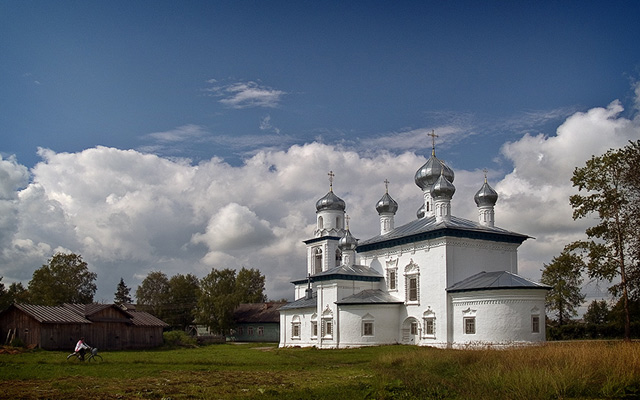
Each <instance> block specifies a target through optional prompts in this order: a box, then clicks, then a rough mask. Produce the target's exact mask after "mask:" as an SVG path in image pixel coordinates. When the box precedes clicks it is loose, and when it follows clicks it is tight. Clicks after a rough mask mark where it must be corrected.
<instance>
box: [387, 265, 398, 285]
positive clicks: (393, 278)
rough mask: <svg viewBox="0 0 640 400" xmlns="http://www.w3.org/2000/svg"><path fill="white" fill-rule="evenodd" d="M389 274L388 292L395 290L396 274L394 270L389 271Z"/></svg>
mask: <svg viewBox="0 0 640 400" xmlns="http://www.w3.org/2000/svg"><path fill="white" fill-rule="evenodd" d="M388 273H389V290H397V274H398V271H397V270H396V269H390V270H389V271H388Z"/></svg>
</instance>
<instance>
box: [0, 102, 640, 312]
mask: <svg viewBox="0 0 640 400" xmlns="http://www.w3.org/2000/svg"><path fill="white" fill-rule="evenodd" d="M622 115H623V107H622V105H621V104H620V103H619V102H617V101H614V102H612V103H611V104H609V105H608V106H606V107H598V108H593V109H591V110H588V111H586V112H580V113H574V114H573V115H571V116H570V117H569V118H567V119H566V121H565V122H564V123H563V124H561V125H560V126H559V127H558V128H557V131H556V132H555V134H553V135H529V134H525V135H523V136H522V137H520V138H519V139H518V140H516V141H512V142H509V143H505V144H504V145H503V146H502V149H501V156H502V157H503V159H504V160H505V161H506V162H503V163H502V164H501V165H507V164H508V165H512V167H511V168H510V169H509V170H508V171H506V173H505V171H501V170H498V169H494V170H489V172H488V178H489V181H490V183H491V184H492V186H493V187H494V188H495V189H496V190H497V191H498V193H499V196H500V198H499V200H498V204H497V206H496V224H497V225H498V226H500V227H503V228H505V229H509V230H513V231H516V232H519V233H523V234H527V235H530V236H532V237H535V239H532V240H527V241H526V242H525V243H524V244H523V246H522V247H521V251H520V272H521V273H522V274H523V275H524V276H528V277H530V278H533V279H539V277H540V269H541V268H542V265H543V264H544V263H548V262H549V261H551V258H552V257H554V256H556V255H557V254H559V252H560V251H561V250H562V247H563V246H564V244H566V243H568V242H570V241H571V240H574V239H575V238H578V237H581V235H582V234H583V232H584V228H585V227H586V225H587V224H588V223H589V221H577V222H576V221H573V220H572V218H571V208H570V206H569V204H568V198H569V196H570V195H571V194H572V193H574V189H573V188H572V186H571V183H570V181H569V179H570V177H571V174H572V171H573V169H574V168H575V167H576V166H581V165H584V163H585V162H586V160H587V159H589V158H590V157H591V156H592V155H594V154H601V153H603V152H605V151H606V150H608V149H610V148H614V147H621V146H624V145H625V144H626V143H627V141H628V140H637V139H640V123H639V121H638V120H637V119H629V118H627V117H623V116H622ZM267 122H268V121H267ZM182 128H183V129H182V130H181V129H178V130H176V131H175V132H173V133H165V134H158V135H157V138H156V139H158V140H166V141H171V140H181V139H188V138H189V137H192V136H197V135H198V133H197V132H198V131H199V128H198V127H197V126H191V125H186V126H185V127H182ZM428 131H430V129H429V130H424V129H422V130H411V131H404V132H401V133H399V134H398V136H397V137H396V138H395V139H394V140H393V141H384V142H382V141H380V142H376V143H375V146H379V147H381V148H385V146H386V147H388V149H389V150H390V151H377V152H370V153H363V152H358V151H355V150H349V149H345V148H343V147H338V146H332V145H327V144H322V143H317V142H313V143H307V144H304V145H291V146H289V147H287V148H281V149H274V148H270V149H262V150H256V151H255V153H253V154H252V155H251V156H250V157H247V159H246V160H245V162H244V164H243V165H241V166H237V167H234V166H231V165H229V164H227V163H225V162H223V161H222V160H220V159H218V158H212V159H209V160H205V161H202V162H199V163H197V164H195V165H194V164H192V163H191V162H188V161H186V160H176V159H167V158H163V157H160V156H158V155H154V154H145V153H142V152H138V151H135V150H120V149H114V148H109V147H101V146H99V147H95V148H90V149H86V150H84V151H80V152H77V153H56V152H54V151H51V150H48V149H40V150H39V155H40V157H41V158H42V161H41V162H40V163H38V164H37V165H36V166H35V167H34V168H33V169H32V170H31V172H30V174H29V171H27V169H26V168H25V167H24V166H22V165H20V164H18V162H17V161H16V160H15V159H12V158H9V159H6V160H2V159H0V177H1V178H2V179H0V207H2V211H3V212H2V214H0V215H2V218H0V225H1V228H2V230H0V232H2V233H1V234H0V275H4V276H5V282H11V281H19V280H21V281H23V282H25V283H26V282H28V280H29V279H30V278H31V275H32V273H33V271H34V270H35V269H36V268H38V267H39V266H40V265H42V264H43V263H44V262H46V259H47V258H48V257H50V256H51V255H52V253H53V252H55V251H56V250H61V249H67V250H69V251H73V252H76V253H79V254H81V255H82V256H83V257H84V258H85V260H86V261H87V262H88V263H89V265H90V268H92V269H93V270H94V271H96V272H97V273H98V299H99V300H105V301H110V300H112V294H113V293H114V291H115V288H116V285H117V283H118V281H119V279H120V277H123V278H124V280H125V282H127V284H128V285H129V286H130V287H133V288H135V287H136V286H137V285H138V284H139V283H140V281H141V280H142V279H143V278H144V277H145V276H146V274H147V273H148V272H149V271H152V270H162V271H164V272H165V273H167V274H168V275H169V276H171V275H174V274H176V273H186V272H190V273H194V274H196V275H197V276H204V275H205V274H207V273H208V272H209V271H210V270H211V268H212V267H215V268H240V267H242V266H246V267H250V268H258V269H260V270H261V271H262V273H264V274H265V275H266V278H267V279H266V281H267V293H268V295H269V297H271V298H282V297H290V296H291V285H290V283H289V282H290V281H291V280H292V279H297V278H300V277H303V276H304V274H305V266H306V261H305V247H304V244H303V243H301V241H302V240H304V239H307V238H310V237H311V236H312V234H313V228H314V223H315V202H316V200H317V199H319V198H320V197H322V196H324V194H326V192H327V191H328V190H329V181H328V177H327V173H328V172H329V170H333V171H334V173H335V174H336V177H335V180H334V185H333V187H334V191H335V193H336V194H337V195H338V196H340V197H341V198H342V199H344V200H345V202H346V204H347V213H348V214H349V215H350V217H351V223H350V226H351V230H352V233H353V234H354V235H355V236H356V237H358V238H360V239H366V238H368V237H371V236H374V235H376V234H377V233H378V231H379V221H378V215H377V213H376V211H375V204H376V202H377V201H378V200H379V199H380V197H381V196H382V195H383V194H384V191H385V186H384V180H385V179H388V180H389V181H390V182H391V183H390V185H389V191H390V194H391V195H392V196H393V198H394V199H395V200H396V201H397V202H398V203H399V210H398V214H397V215H396V225H400V224H403V223H406V222H409V221H411V220H413V219H415V215H416V210H417V209H418V208H419V206H420V204H421V202H422V194H421V192H420V190H419V189H418V187H417V186H416V185H415V184H414V182H413V175H414V172H415V171H416V170H417V168H419V167H420V166H421V165H422V164H423V163H424V162H425V161H426V159H425V158H424V157H423V156H419V155H416V154H415V153H414V151H415V150H417V149H419V150H420V152H422V151H423V149H424V148H428V147H430V142H428V141H427V140H426V139H425V137H426V136H425V134H426V133H427V132H428ZM438 132H439V133H440V134H441V135H442V136H443V137H444V141H445V142H448V143H454V142H455V140H456V139H455V135H456V134H459V135H462V134H464V133H463V132H459V131H456V130H455V129H453V128H452V130H451V131H450V132H448V131H446V129H439V130H438ZM380 140H382V139H380ZM385 140H386V139H385ZM439 140H441V139H439ZM398 141H407V142H409V143H411V146H413V147H412V148H410V147H411V146H408V145H407V146H405V145H402V146H397V145H396V146H394V143H395V142H398ZM438 149H441V147H438ZM391 150H393V152H392V151H391ZM427 153H428V152H427ZM439 157H440V158H442V159H444V160H445V161H446V159H447V157H446V148H445V149H442V150H441V151H440V152H439ZM479 167H480V166H479ZM455 172H456V180H455V185H456V188H457V191H456V195H455V196H454V199H453V207H452V208H453V213H454V214H455V215H458V216H461V217H464V218H468V219H472V220H475V219H476V212H477V211H476V208H475V203H474V202H473V195H474V193H475V191H477V190H478V189H479V187H480V186H481V184H482V178H483V172H482V171H480V170H472V171H465V170H456V171H455ZM5 211H6V212H5Z"/></svg>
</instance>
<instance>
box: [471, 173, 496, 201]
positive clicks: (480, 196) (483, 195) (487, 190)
mask: <svg viewBox="0 0 640 400" xmlns="http://www.w3.org/2000/svg"><path fill="white" fill-rule="evenodd" d="M473 200H474V201H475V202H476V205H477V206H478V207H482V206H491V207H493V206H495V205H496V203H497V202H498V193H497V192H496V191H495V190H493V188H492V187H491V186H489V184H488V183H487V180H486V178H485V180H484V184H483V185H482V187H481V188H480V190H478V192H477V193H476V195H475V196H473Z"/></svg>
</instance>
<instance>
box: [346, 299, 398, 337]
mask: <svg viewBox="0 0 640 400" xmlns="http://www.w3.org/2000/svg"><path fill="white" fill-rule="evenodd" d="M401 307H402V305H401V304H374V305H343V306H341V307H340V312H339V314H338V320H339V324H340V331H339V344H338V346H339V347H341V348H343V347H358V346H376V345H383V344H396V343H398V326H399V315H400V308H401ZM365 321H367V322H372V323H373V335H364V332H363V325H364V322H365Z"/></svg>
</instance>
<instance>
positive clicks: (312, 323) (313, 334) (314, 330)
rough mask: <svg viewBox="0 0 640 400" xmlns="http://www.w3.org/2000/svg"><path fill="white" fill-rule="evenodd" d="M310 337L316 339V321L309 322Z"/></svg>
mask: <svg viewBox="0 0 640 400" xmlns="http://www.w3.org/2000/svg"><path fill="white" fill-rule="evenodd" d="M311 337H318V321H311Z"/></svg>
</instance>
